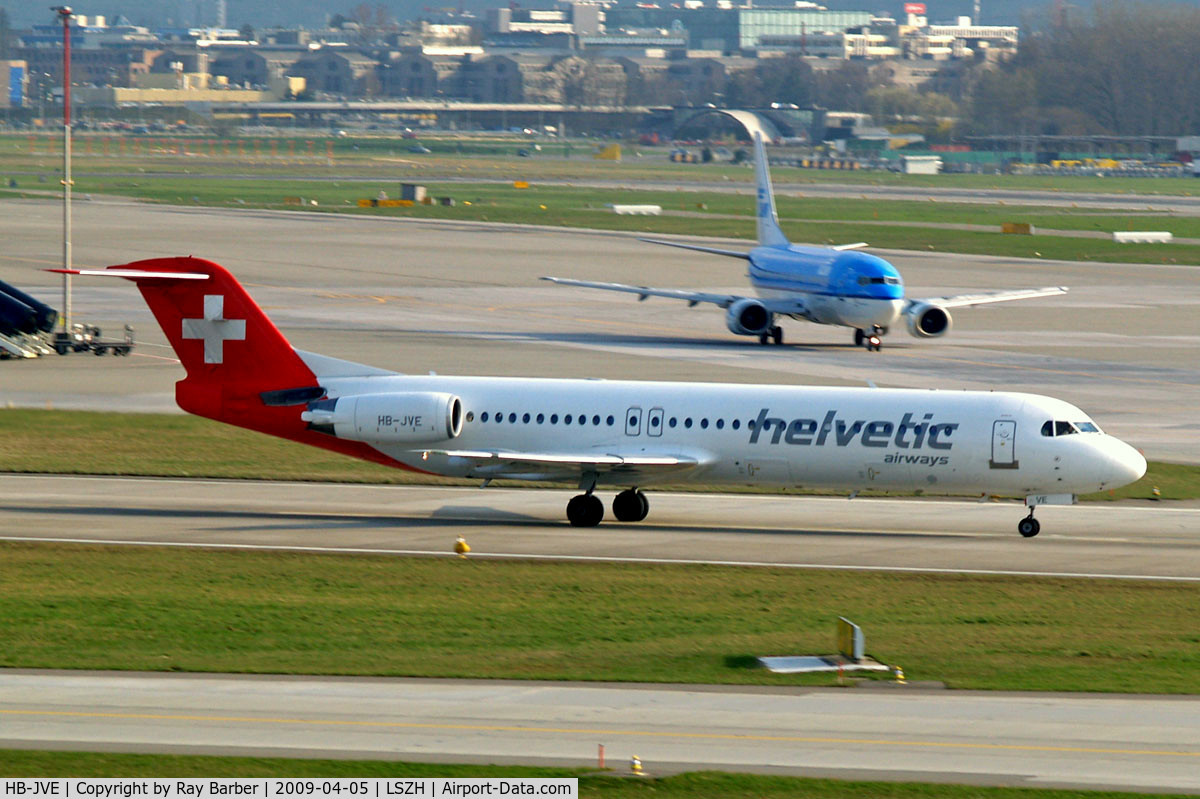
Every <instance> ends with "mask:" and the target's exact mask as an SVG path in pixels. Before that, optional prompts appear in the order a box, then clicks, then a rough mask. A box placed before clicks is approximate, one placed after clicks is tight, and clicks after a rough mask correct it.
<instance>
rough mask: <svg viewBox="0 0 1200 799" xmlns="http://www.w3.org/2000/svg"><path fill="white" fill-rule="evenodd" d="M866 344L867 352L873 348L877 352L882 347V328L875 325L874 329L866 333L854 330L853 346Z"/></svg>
mask: <svg viewBox="0 0 1200 799" xmlns="http://www.w3.org/2000/svg"><path fill="white" fill-rule="evenodd" d="M864 345H866V348H867V352H871V351H872V350H874V351H875V352H879V351H880V350H882V349H883V330H882V329H881V328H880V327H879V325H875V328H874V330H872V331H871V332H870V333H867V332H866V331H864V330H855V331H854V346H856V347H862V346H864Z"/></svg>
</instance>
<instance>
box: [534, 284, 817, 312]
mask: <svg viewBox="0 0 1200 799" xmlns="http://www.w3.org/2000/svg"><path fill="white" fill-rule="evenodd" d="M542 280H549V281H550V282H551V283H558V284H560V285H563V286H581V287H583V288H586V289H602V290H604V291H622V292H625V293H626V294H636V295H638V300H639V301H640V300H644V299H646V298H647V297H667V298H669V299H672V300H683V301H684V302H686V303H687V304H688V307H689V308H693V307H695V306H697V305H699V304H700V303H702V302H711V303H712V304H713V305H716V306H717V307H719V308H728V307H729V306H730V305H733V304H734V303H735V302H737V301H738V300H746V299H751V300H754V301H755V302H757V303H761V304H762V305H763V307H765V308H766V309H767V310H768V311H770V312H772V313H777V314H787V315H790V316H806V315H807V313H808V309H807V308H806V306H805V305H804V300H803V299H802V298H800V297H799V296H796V297H770V298H768V297H746V296H745V295H742V294H712V293H710V292H707V291H687V290H686V289H656V288H651V287H650V286H630V285H627V284H625V283H594V282H592V281H590V280H571V279H569V278H565V277H543V278H542Z"/></svg>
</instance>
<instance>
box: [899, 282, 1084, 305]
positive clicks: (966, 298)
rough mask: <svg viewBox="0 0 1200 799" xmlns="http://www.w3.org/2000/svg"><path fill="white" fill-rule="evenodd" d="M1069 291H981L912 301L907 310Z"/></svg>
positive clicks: (1062, 288) (1060, 288)
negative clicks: (926, 306)
mask: <svg viewBox="0 0 1200 799" xmlns="http://www.w3.org/2000/svg"><path fill="white" fill-rule="evenodd" d="M1067 291H1068V289H1067V287H1066V286H1046V287H1045V288H1040V289H1014V290H1010V291H981V292H979V293H978V294H956V295H954V296H952V297H924V298H922V299H910V300H909V301H908V306H907V307H906V309H905V310H907V309H908V308H911V307H912V306H914V305H917V304H920V303H928V304H930V305H937V306H940V307H942V308H965V307H968V306H971V305H987V304H988V303H993V302H1011V301H1012V300H1031V299H1033V298H1034V297H1053V296H1055V295H1057V294H1066V293H1067Z"/></svg>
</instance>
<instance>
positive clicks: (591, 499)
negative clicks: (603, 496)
mask: <svg viewBox="0 0 1200 799" xmlns="http://www.w3.org/2000/svg"><path fill="white" fill-rule="evenodd" d="M603 518H604V503H603V502H601V501H600V499H599V497H596V496H593V495H592V494H580V495H579V496H577V497H572V498H571V501H570V502H568V503H567V521H569V522H570V523H571V526H572V527H595V526H596V525H598V524H599V523H600V520H601V519H603Z"/></svg>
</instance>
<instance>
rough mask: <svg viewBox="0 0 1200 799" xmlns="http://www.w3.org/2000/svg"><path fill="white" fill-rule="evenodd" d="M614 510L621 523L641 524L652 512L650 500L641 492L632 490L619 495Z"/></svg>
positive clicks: (614, 514) (614, 501)
mask: <svg viewBox="0 0 1200 799" xmlns="http://www.w3.org/2000/svg"><path fill="white" fill-rule="evenodd" d="M612 509H613V516H615V517H617V521H619V522H640V521H641V520H642V519H644V518H646V514H647V513H649V512H650V500H648V499H646V495H645V494H643V493H642V492H641V491H638V490H637V489H636V488H630V489H627V490H625V491H622V492H621V493H620V494H617V496H616V497H615V498H614V499H613V505H612Z"/></svg>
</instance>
